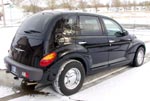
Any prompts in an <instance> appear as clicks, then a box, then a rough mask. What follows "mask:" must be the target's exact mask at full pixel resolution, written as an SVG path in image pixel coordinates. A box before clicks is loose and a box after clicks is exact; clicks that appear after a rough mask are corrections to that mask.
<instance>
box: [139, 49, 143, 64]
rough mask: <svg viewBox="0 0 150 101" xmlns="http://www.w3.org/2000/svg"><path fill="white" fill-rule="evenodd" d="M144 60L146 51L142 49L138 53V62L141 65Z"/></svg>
mask: <svg viewBox="0 0 150 101" xmlns="http://www.w3.org/2000/svg"><path fill="white" fill-rule="evenodd" d="M143 60H144V51H143V50H140V51H139V52H138V55H137V62H138V64H139V65H141V64H142V63H143Z"/></svg>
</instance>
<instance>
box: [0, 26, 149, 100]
mask: <svg viewBox="0 0 150 101" xmlns="http://www.w3.org/2000/svg"><path fill="white" fill-rule="evenodd" d="M16 29H17V27H7V28H0V33H1V39H0V46H1V50H0V53H1V57H0V77H1V78H0V101H7V100H9V101H132V100H133V101H150V97H149V94H150V86H149V85H150V79H149V77H150V73H149V72H150V68H149V65H150V30H142V29H140V30H138V29H128V31H129V32H130V33H132V34H135V35H136V36H137V37H138V38H139V39H141V40H143V41H144V42H145V44H146V49H147V51H146V56H145V63H144V65H143V66H141V67H139V68H128V66H125V67H118V68H113V69H111V70H105V71H103V72H101V73H99V74H96V75H94V76H93V77H92V76H91V77H88V78H87V79H89V81H90V80H91V78H92V80H91V81H92V82H89V81H88V80H87V81H86V82H85V83H84V86H83V89H82V90H80V91H79V92H78V93H76V94H74V95H71V96H62V95H59V94H57V93H56V92H54V91H53V90H52V89H51V88H50V87H49V86H45V85H44V86H43V85H39V87H37V91H35V92H27V91H23V90H22V89H21V88H20V87H19V85H20V81H17V80H14V79H13V76H12V75H10V74H6V73H5V65H4V63H3V58H4V57H5V56H6V55H7V53H8V49H9V47H10V44H11V41H12V38H13V36H14V34H15V32H16Z"/></svg>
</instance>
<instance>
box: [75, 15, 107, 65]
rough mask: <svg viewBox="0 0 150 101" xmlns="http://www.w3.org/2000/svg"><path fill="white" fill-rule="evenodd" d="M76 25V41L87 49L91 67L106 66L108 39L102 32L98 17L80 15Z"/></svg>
mask: <svg viewBox="0 0 150 101" xmlns="http://www.w3.org/2000/svg"><path fill="white" fill-rule="evenodd" d="M78 26H79V27H80V31H79V32H78V34H77V36H76V38H77V41H76V42H77V44H79V45H81V46H83V47H84V48H86V49H87V50H88V54H89V55H90V56H91V58H92V63H93V65H92V67H91V68H96V67H108V39H107V36H106V35H104V34H103V33H102V27H101V24H100V21H99V17H98V16H92V15H90V16H89V15H80V16H79V23H78Z"/></svg>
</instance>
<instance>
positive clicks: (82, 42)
mask: <svg viewBox="0 0 150 101" xmlns="http://www.w3.org/2000/svg"><path fill="white" fill-rule="evenodd" d="M86 43H87V42H85V41H81V42H78V44H80V45H84V44H86Z"/></svg>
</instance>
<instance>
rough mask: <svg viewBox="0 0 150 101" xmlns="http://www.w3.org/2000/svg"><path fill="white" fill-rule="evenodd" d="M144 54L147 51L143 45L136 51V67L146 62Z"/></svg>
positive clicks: (134, 63)
mask: <svg viewBox="0 0 150 101" xmlns="http://www.w3.org/2000/svg"><path fill="white" fill-rule="evenodd" d="M144 56H145V51H144V48H143V47H140V48H138V50H137V51H136V54H135V57H134V60H133V63H132V64H133V66H134V67H138V66H141V65H142V64H143V62H144Z"/></svg>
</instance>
